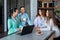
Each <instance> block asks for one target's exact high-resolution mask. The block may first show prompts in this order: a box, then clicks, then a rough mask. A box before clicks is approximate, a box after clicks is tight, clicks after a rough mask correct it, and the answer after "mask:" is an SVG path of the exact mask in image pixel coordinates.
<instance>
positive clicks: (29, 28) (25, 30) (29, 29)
mask: <svg viewBox="0 0 60 40" xmlns="http://www.w3.org/2000/svg"><path fill="white" fill-rule="evenodd" d="M33 28H34V25H30V26H25V27H23V30H22V32H21V35H25V34H29V33H32V31H33Z"/></svg>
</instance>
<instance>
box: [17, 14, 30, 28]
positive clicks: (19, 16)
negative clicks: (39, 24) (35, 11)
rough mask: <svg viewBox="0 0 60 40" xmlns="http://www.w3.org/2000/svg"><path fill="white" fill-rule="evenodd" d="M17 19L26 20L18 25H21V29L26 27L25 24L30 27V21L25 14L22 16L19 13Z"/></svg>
mask: <svg viewBox="0 0 60 40" xmlns="http://www.w3.org/2000/svg"><path fill="white" fill-rule="evenodd" d="M17 17H18V19H19V20H20V19H21V18H25V19H26V20H25V21H22V22H20V25H21V26H22V27H24V26H26V22H27V23H28V25H31V21H30V19H29V16H28V14H27V13H24V14H22V13H19V14H18V16H17Z"/></svg>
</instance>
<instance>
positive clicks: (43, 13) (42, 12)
mask: <svg viewBox="0 0 60 40" xmlns="http://www.w3.org/2000/svg"><path fill="white" fill-rule="evenodd" d="M39 10H41V9H38V12H37V16H41V15H40V14H39ZM41 14H42V15H43V16H45V11H44V10H41Z"/></svg>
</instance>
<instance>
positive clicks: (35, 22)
mask: <svg viewBox="0 0 60 40" xmlns="http://www.w3.org/2000/svg"><path fill="white" fill-rule="evenodd" d="M37 25H38V23H37V18H35V20H34V26H35V27H37Z"/></svg>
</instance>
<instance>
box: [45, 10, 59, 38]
mask: <svg viewBox="0 0 60 40" xmlns="http://www.w3.org/2000/svg"><path fill="white" fill-rule="evenodd" d="M46 18H47V20H46V23H47V24H48V26H50V30H52V31H55V34H56V35H55V36H56V37H59V36H60V31H59V29H58V27H57V22H56V19H55V17H54V14H53V13H52V11H48V10H47V11H46Z"/></svg>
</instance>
